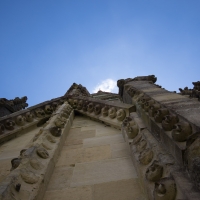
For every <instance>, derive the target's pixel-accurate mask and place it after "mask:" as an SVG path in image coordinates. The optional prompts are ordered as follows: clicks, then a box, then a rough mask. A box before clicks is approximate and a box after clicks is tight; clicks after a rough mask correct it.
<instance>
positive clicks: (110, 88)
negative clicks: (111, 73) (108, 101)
mask: <svg viewBox="0 0 200 200" xmlns="http://www.w3.org/2000/svg"><path fill="white" fill-rule="evenodd" d="M99 90H101V91H103V92H113V93H117V90H118V88H117V81H115V80H112V79H106V80H103V81H101V83H99V84H98V85H97V86H96V87H95V88H94V89H93V91H92V92H93V93H96V92H98V91H99Z"/></svg>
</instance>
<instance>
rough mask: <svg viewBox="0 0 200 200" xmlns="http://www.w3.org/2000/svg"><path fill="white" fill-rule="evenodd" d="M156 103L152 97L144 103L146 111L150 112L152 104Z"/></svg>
mask: <svg viewBox="0 0 200 200" xmlns="http://www.w3.org/2000/svg"><path fill="white" fill-rule="evenodd" d="M154 103H155V101H154V100H153V99H150V100H148V101H146V102H145V103H144V110H145V111H146V112H148V111H149V109H150V106H152V105H153V104H154Z"/></svg>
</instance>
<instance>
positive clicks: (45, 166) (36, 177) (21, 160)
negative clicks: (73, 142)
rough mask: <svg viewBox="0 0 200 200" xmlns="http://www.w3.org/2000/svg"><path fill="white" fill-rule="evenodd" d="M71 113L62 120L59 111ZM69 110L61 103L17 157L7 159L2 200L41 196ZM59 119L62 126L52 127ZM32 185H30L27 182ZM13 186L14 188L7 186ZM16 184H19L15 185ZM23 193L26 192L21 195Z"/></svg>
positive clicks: (0, 189) (67, 124)
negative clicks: (8, 165) (7, 171)
mask: <svg viewBox="0 0 200 200" xmlns="http://www.w3.org/2000/svg"><path fill="white" fill-rule="evenodd" d="M70 110H71V113H70V115H69V117H68V119H66V120H63V119H62V118H61V114H62V113H63V112H69V111H70ZM73 114H74V113H73V110H72V109H71V107H70V106H69V104H68V103H64V104H63V105H61V106H60V107H58V108H57V110H55V113H53V114H52V115H51V116H50V119H49V121H48V122H47V123H46V124H45V125H44V126H43V128H41V129H40V130H39V132H38V133H37V134H36V135H35V137H34V138H33V139H32V140H31V142H30V143H29V145H28V146H27V148H26V149H22V150H21V151H20V155H19V157H18V158H14V159H12V160H11V165H12V168H11V170H12V171H11V173H10V174H9V175H8V176H7V178H6V179H5V180H4V181H3V182H1V184H0V196H1V197H4V198H5V199H13V198H12V197H13V196H14V197H16V199H29V200H33V199H34V200H37V199H41V198H42V196H43V195H44V192H45V190H46V187H47V185H48V182H49V179H50V175H51V174H52V172H53V168H54V166H55V163H56V161H57V159H58V156H59V151H60V150H61V148H62V145H63V144H64V141H65V138H66V136H67V134H68V132H69V129H70V126H71V123H72V118H73ZM61 119H62V120H63V122H64V127H62V128H58V127H56V126H55V123H56V121H57V120H61ZM32 184H34V188H33V187H32V186H31V187H30V186H29V185H32ZM12 185H14V186H15V187H14V188H15V190H12V189H11V186H12ZM18 186H19V187H18ZM24 194H29V195H27V196H24Z"/></svg>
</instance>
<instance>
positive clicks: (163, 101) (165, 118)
mask: <svg viewBox="0 0 200 200" xmlns="http://www.w3.org/2000/svg"><path fill="white" fill-rule="evenodd" d="M123 91H124V92H123V100H124V102H125V103H126V102H131V103H132V104H133V105H135V107H136V113H137V115H138V117H139V118H141V121H142V122H143V123H144V125H145V129H144V130H146V131H144V130H142V131H141V129H140V128H139V133H138V135H136V136H135V138H131V139H130V137H129V133H128V130H129V129H128V128H127V121H125V122H124V123H123V124H122V134H123V135H124V138H125V140H126V141H127V143H128V144H129V146H130V150H131V153H132V158H133V163H134V165H135V166H136V168H137V169H138V174H139V176H140V177H141V179H142V181H141V182H142V185H143V186H144V189H145V191H146V193H147V194H148V197H150V199H166V200H167V199H168V200H169V199H191V200H193V199H195V200H196V199H199V196H200V191H199V189H200V178H199V177H200V175H199V174H200V173H199V171H200V168H199V167H200V164H199V163H200V150H199V146H200V139H199V138H200V137H199V130H200V120H199V119H200V116H199V109H200V102H198V101H196V100H193V99H188V98H187V97H184V96H182V95H179V94H175V93H172V92H168V91H167V90H165V89H163V88H161V87H158V86H157V85H155V84H153V83H150V82H148V81H137V82H136V81H130V82H129V83H128V84H125V85H124V89H123ZM131 114H132V113H131ZM134 115H136V114H134ZM135 119H137V117H136V118H134V117H133V119H131V120H132V121H135ZM129 123H130V122H129ZM136 124H138V123H135V125H136ZM135 125H134V126H135ZM147 133H148V137H145V134H147ZM152 138H153V139H152ZM153 140H154V145H153V144H150V143H152V142H151V141H153ZM159 144H160V145H161V146H160V145H159ZM159 146H160V147H159ZM149 149H151V150H152V151H153V158H152V154H151V152H150V150H149ZM158 149H159V150H158ZM166 152H167V153H166ZM167 154H168V155H169V156H170V157H172V159H173V160H174V161H173V163H168V164H166V163H165V164H163V161H162V162H161V160H164V159H161V158H165V157H167ZM141 157H142V158H143V159H141ZM146 158H148V159H149V160H151V161H148V159H146ZM167 160H169V159H167ZM141 161H142V162H141ZM144 161H145V162H144ZM153 162H156V163H157V164H156V165H155V164H154V165H153ZM170 162H171V161H170ZM161 168H162V169H163V174H162V176H161V171H162V170H161ZM166 171H168V174H166ZM159 173H160V174H159ZM157 177H159V178H157ZM163 178H167V179H163ZM157 179H159V180H157ZM161 179H163V180H161ZM147 180H148V181H147ZM152 180H153V181H152ZM188 188H190V189H188ZM189 190H190V191H189ZM152 191H154V193H152ZM169 191H171V192H169ZM187 192H188V193H189V194H186V193H187ZM170 193H174V194H173V195H170ZM175 193H176V194H175Z"/></svg>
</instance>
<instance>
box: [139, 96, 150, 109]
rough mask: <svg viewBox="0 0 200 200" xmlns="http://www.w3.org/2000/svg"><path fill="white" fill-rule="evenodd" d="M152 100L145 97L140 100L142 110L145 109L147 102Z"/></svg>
mask: <svg viewBox="0 0 200 200" xmlns="http://www.w3.org/2000/svg"><path fill="white" fill-rule="evenodd" d="M150 99H151V98H150V97H148V96H146V95H144V96H143V97H141V98H140V101H139V104H140V106H141V107H142V108H144V105H145V103H146V102H147V101H149V100H150Z"/></svg>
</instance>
